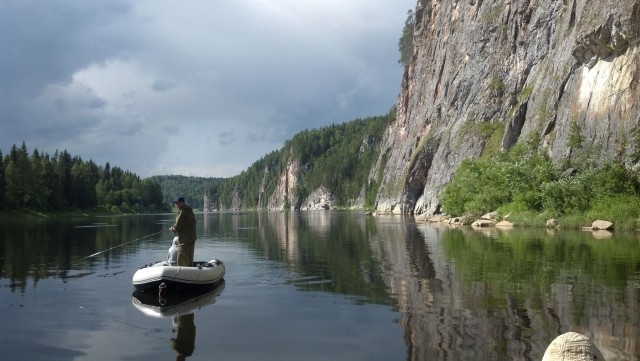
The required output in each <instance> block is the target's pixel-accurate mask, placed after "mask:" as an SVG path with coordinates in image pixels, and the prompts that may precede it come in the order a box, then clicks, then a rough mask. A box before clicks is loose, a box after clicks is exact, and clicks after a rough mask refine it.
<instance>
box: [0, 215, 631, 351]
mask: <svg viewBox="0 0 640 361" xmlns="http://www.w3.org/2000/svg"><path fill="white" fill-rule="evenodd" d="M196 217H197V220H198V223H197V227H198V241H197V243H196V252H195V253H196V257H195V258H196V260H210V259H213V258H216V259H220V260H222V261H223V262H224V263H225V266H226V275H225V282H224V284H222V285H220V286H219V287H218V288H216V289H215V290H213V291H211V292H209V293H207V294H204V295H197V296H192V295H189V296H184V297H181V295H168V296H167V295H163V296H161V297H160V298H158V297H156V296H155V295H154V296H153V297H147V299H140V297H134V296H136V295H134V292H133V291H134V289H133V286H132V285H131V277H132V275H133V273H135V271H136V270H137V269H138V268H139V267H141V266H143V265H144V264H148V263H150V262H152V261H157V260H163V259H166V257H167V250H168V248H169V246H170V245H171V240H172V238H173V236H172V235H171V234H170V233H169V232H166V231H165V230H166V229H168V228H169V226H170V225H171V224H172V221H173V219H174V215H173V214H155V215H135V216H109V217H84V218H76V219H47V220H37V221H35V220H30V221H22V222H15V221H13V222H6V221H5V222H2V223H0V229H1V232H0V271H1V273H0V307H2V313H3V317H2V319H3V321H4V322H3V324H2V327H3V328H4V330H3V332H2V333H3V337H2V338H0V350H2V354H3V355H2V359H7V360H154V361H157V360H174V359H180V356H179V355H180V354H182V355H185V356H187V359H188V360H212V359H220V360H260V361H268V360H332V361H336V360H350V361H351V360H540V359H542V355H543V354H544V351H545V349H546V347H547V346H548V344H549V343H550V342H551V341H552V340H553V339H554V338H555V337H556V336H558V335H560V334H562V333H564V332H568V331H575V332H579V333H582V334H584V335H586V336H588V337H590V338H591V339H592V340H593V341H594V342H595V343H596V345H597V346H598V348H599V349H600V350H601V351H602V353H603V354H604V356H605V357H606V358H607V360H609V361H611V360H639V359H640V344H639V342H638V341H639V340H640V237H639V235H638V234H637V233H635V232H614V233H592V232H585V231H575V232H572V231H548V230H544V229H512V230H506V231H505V230H499V229H484V230H473V229H470V228H452V227H449V226H444V225H435V224H421V223H416V222H414V220H413V219H412V218H405V217H401V216H377V217H374V216H367V215H365V214H363V213H362V212H355V211H353V212H349V211H316V212H312V211H309V212H240V213H223V212H215V213H204V214H203V213H200V214H197V215H196Z"/></svg>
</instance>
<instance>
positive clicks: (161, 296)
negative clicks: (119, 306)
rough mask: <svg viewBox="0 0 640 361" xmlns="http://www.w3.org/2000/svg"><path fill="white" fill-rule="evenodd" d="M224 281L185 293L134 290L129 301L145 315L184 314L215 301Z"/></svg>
mask: <svg viewBox="0 0 640 361" xmlns="http://www.w3.org/2000/svg"><path fill="white" fill-rule="evenodd" d="M223 290H224V281H223V282H222V283H220V284H219V285H218V286H217V287H215V288H214V289H212V290H208V291H199V292H193V291H192V292H187V293H175V292H174V293H166V294H165V293H164V292H159V293H155V292H142V291H140V290H135V291H134V292H133V295H132V296H133V299H132V301H131V303H133V305H134V306H135V307H136V308H137V309H138V310H140V311H141V312H142V313H144V314H145V315H147V316H150V317H155V318H164V317H173V316H176V315H185V314H188V313H192V312H193V311H195V310H197V309H200V308H202V307H204V306H207V305H210V304H212V303H214V302H215V300H216V297H218V296H220V295H221V294H222V291H223Z"/></svg>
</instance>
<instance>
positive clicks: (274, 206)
mask: <svg viewBox="0 0 640 361" xmlns="http://www.w3.org/2000/svg"><path fill="white" fill-rule="evenodd" d="M299 170H300V164H299V162H298V161H296V160H295V159H293V158H289V160H288V161H287V164H286V166H285V168H284V170H283V171H282V173H281V175H280V178H279V180H278V184H277V186H276V189H275V190H274V192H273V193H272V194H271V196H270V197H269V204H268V209H270V210H283V209H285V208H286V207H287V206H289V207H292V208H297V207H299V206H300V204H299V202H298V200H297V199H296V198H295V195H294V189H295V187H296V185H297V184H298V178H299Z"/></svg>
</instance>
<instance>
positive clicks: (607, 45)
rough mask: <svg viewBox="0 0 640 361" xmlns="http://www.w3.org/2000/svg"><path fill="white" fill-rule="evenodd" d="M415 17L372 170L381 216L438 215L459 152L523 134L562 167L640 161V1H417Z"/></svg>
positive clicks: (482, 150) (506, 145)
mask: <svg viewBox="0 0 640 361" xmlns="http://www.w3.org/2000/svg"><path fill="white" fill-rule="evenodd" d="M415 15H416V26H415V33H414V54H413V58H412V61H411V63H410V64H409V66H408V67H407V70H406V72H405V75H404V78H403V80H402V86H401V92H400V95H399V97H398V102H397V116H396V121H395V122H394V123H393V124H392V125H391V126H390V127H389V128H388V129H387V131H386V133H385V138H384V140H383V144H382V149H381V155H380V158H379V159H378V161H377V163H376V166H375V167H374V169H372V171H371V176H370V178H371V179H374V178H375V175H377V174H383V177H382V181H381V185H380V188H379V190H378V196H377V200H376V203H377V206H376V208H377V211H378V212H390V213H399V214H400V213H403V214H416V215H419V214H428V215H430V214H437V213H439V212H441V211H442V210H441V206H440V202H439V198H440V195H441V193H442V191H443V189H444V186H445V185H446V184H447V183H448V182H449V181H450V179H451V177H452V174H453V172H454V171H455V170H456V168H457V167H458V166H459V165H460V163H461V162H462V161H463V160H464V159H470V158H476V157H479V156H481V155H483V154H485V155H491V154H495V153H496V152H498V151H500V150H504V149H510V148H511V147H513V146H514V145H515V144H516V143H518V142H524V141H528V142H533V143H536V144H538V145H539V146H540V147H541V148H543V149H545V150H546V151H547V152H548V153H549V154H550V156H551V157H552V159H553V160H554V161H555V162H557V164H563V162H565V161H566V160H568V159H570V160H580V159H583V158H584V157H586V156H590V157H592V158H595V160H596V161H607V160H611V159H617V160H621V161H623V162H625V163H626V164H627V165H629V166H633V165H634V164H633V162H634V159H633V158H632V157H631V154H633V153H634V152H637V151H639V150H640V149H639V147H640V139H636V138H640V136H638V135H636V134H640V132H638V124H639V123H640V103H639V102H638V101H637V99H640V87H639V79H640V65H639V64H640V47H639V45H640V21H639V19H640V0H619V1H615V2H610V1H599V2H594V1H588V0H567V1H555V0H540V1H531V0H511V1H504V0H484V1H483V0H468V1H441V0H420V1H418V4H417V8H416V11H415ZM576 125H577V127H576ZM576 131H578V132H579V133H580V136H581V139H583V142H582V144H580V145H579V146H576V145H575V144H570V142H569V138H570V135H571V133H572V132H574V133H575V132H576ZM445 211H446V210H445Z"/></svg>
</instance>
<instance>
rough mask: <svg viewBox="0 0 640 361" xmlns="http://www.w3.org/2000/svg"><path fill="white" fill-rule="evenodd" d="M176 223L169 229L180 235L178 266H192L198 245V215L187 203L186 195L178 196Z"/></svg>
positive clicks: (176, 201)
mask: <svg viewBox="0 0 640 361" xmlns="http://www.w3.org/2000/svg"><path fill="white" fill-rule="evenodd" d="M173 203H175V204H176V207H178V214H177V215H176V223H174V224H173V226H171V228H170V229H169V230H171V232H172V233H173V234H177V235H178V266H182V267H192V266H193V254H194V250H195V245H196V238H197V237H196V217H195V215H194V214H193V208H191V207H190V206H189V205H188V204H186V203H185V201H184V197H182V196H179V197H177V198H176V200H175V202H173Z"/></svg>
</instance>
